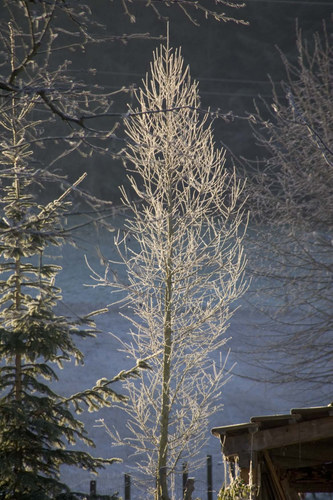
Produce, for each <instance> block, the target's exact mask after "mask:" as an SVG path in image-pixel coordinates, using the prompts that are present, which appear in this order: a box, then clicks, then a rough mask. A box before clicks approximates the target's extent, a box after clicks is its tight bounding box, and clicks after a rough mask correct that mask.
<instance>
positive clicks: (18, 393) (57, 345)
mask: <svg viewBox="0 0 333 500" xmlns="http://www.w3.org/2000/svg"><path fill="white" fill-rule="evenodd" d="M0 104H1V120H0V136H1V156H0V159H1V164H0V165H1V186H0V203H1V205H0V209H1V213H0V360H1V364H0V498H1V499H3V500H7V499H8V500H9V499H17V500H24V499H31V500H32V499H33V500H44V499H51V498H52V499H53V498H56V497H57V495H59V494H62V493H69V488H68V487H67V486H66V485H65V484H62V483H61V480H60V475H59V468H60V466H61V465H63V464H67V465H75V466H78V467H81V468H85V469H88V470H90V471H96V470H97V469H98V468H100V467H103V466H104V465H105V464H107V463H111V462H112V461H113V459H100V458H93V457H92V456H91V455H90V454H89V453H87V452H81V451H76V450H69V449H66V447H68V445H70V444H74V443H76V441H77V440H81V441H83V442H84V443H85V444H88V445H93V442H92V441H91V440H90V439H89V437H88V435H87V432H86V431H85V429H84V425H83V423H82V422H80V421H79V420H78V419H77V418H76V415H75V413H79V412H80V411H82V410H83V409H84V408H85V407H87V408H88V409H89V410H97V409H99V408H101V407H103V406H109V405H110V402H111V399H112V398H113V399H118V400H119V399H122V396H121V395H119V394H117V393H115V392H114V391H113V390H112V388H111V387H110V384H111V383H112V382H115V381H118V380H123V379H125V378H126V377H130V376H136V375H138V368H139V367H137V366H136V367H134V368H133V369H132V370H129V371H127V372H121V373H120V374H119V375H118V376H117V377H115V378H114V379H112V380H106V379H101V380H100V381H98V382H97V383H96V386H95V387H93V388H91V389H88V390H84V391H82V392H79V393H77V394H75V395H73V396H71V397H63V396H61V395H59V394H56V393H55V392H54V390H53V389H52V388H51V382H52V381H53V380H56V379H57V374H56V372H55V370H54V367H55V365H56V364H57V365H60V366H62V364H63V362H64V361H65V360H70V359H71V358H75V360H76V362H78V363H83V354H82V353H81V352H80V350H79V349H78V348H77V347H76V345H75V343H74V340H73V338H74V336H77V337H86V336H89V335H93V329H94V325H93V322H92V321H91V320H90V317H91V315H88V316H89V318H88V317H86V318H80V319H79V320H78V321H72V320H71V319H68V318H66V317H65V316H62V315H59V314H57V313H56V311H55V306H56V305H57V302H58V300H59V299H60V298H61V296H60V292H61V291H60V289H59V288H57V286H56V285H55V278H56V275H57V273H58V271H59V269H60V268H59V266H56V265H54V264H53V262H52V260H50V258H49V257H48V256H47V255H46V254H45V251H46V250H47V249H49V247H51V246H54V245H56V246H61V245H63V243H64V239H65V236H66V232H65V231H64V229H63V227H62V223H61V222H62V216H63V214H64V212H65V211H68V209H69V207H70V201H69V196H70V194H71V191H73V189H74V188H75V185H76V184H78V183H79V182H80V181H81V179H79V180H78V181H77V183H75V184H74V185H73V186H72V187H70V188H68V189H67V190H66V191H65V192H63V193H62V194H61V195H60V196H59V197H58V198H57V199H55V200H53V201H51V202H49V203H46V204H44V205H41V204H40V203H38V200H37V198H36V193H37V192H38V191H37V189H36V186H37V185H38V184H39V185H40V184H42V185H43V186H44V187H46V186H47V181H48V180H52V181H53V183H54V182H55V181H56V180H57V176H56V175H52V174H51V173H48V171H47V169H46V168H45V170H42V169H40V168H39V167H40V163H37V162H36V161H35V159H34V154H33V147H32V145H31V137H33V136H34V135H36V134H38V127H39V126H41V124H40V123H38V122H36V120H35V119H34V115H33V110H34V106H33V104H34V102H33V99H31V98H30V96H28V95H25V96H24V95H23V96H21V97H20V98H16V97H12V98H10V99H8V98H7V99H3V100H2V101H1V102H0ZM29 141H30V142H29ZM46 192H48V191H47V189H46ZM48 253H49V252H48ZM73 409H74V410H73Z"/></svg>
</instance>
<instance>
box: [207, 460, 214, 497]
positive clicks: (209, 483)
mask: <svg viewBox="0 0 333 500" xmlns="http://www.w3.org/2000/svg"><path fill="white" fill-rule="evenodd" d="M207 500H213V467H212V456H211V455H207Z"/></svg>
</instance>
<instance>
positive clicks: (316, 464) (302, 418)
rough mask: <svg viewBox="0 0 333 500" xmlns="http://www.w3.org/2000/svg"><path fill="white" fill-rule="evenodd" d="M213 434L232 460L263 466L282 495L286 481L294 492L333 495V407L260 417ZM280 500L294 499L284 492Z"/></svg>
mask: <svg viewBox="0 0 333 500" xmlns="http://www.w3.org/2000/svg"><path fill="white" fill-rule="evenodd" d="M212 433H213V434H214V436H216V437H218V438H220V440H221V444H222V451H223V455H224V456H225V458H226V459H227V460H228V461H233V460H236V459H237V461H238V463H239V466H240V468H241V469H243V470H249V468H250V462H251V461H252V464H253V465H254V466H255V467H256V464H260V463H261V464H262V470H265V468H266V470H267V474H271V475H272V474H273V475H274V476H275V479H274V481H275V482H276V483H279V484H280V486H279V488H280V489H281V488H282V490H283V486H282V487H281V484H282V485H283V480H282V479H281V478H288V481H287V482H288V488H289V489H290V488H291V490H294V491H298V492H301V491H333V405H332V404H331V405H328V406H319V407H312V408H295V409H292V410H291V411H290V413H289V414H282V415H268V416H267V415H264V416H256V417H252V418H251V419H250V421H249V422H247V423H242V424H236V425H228V426H222V427H214V428H213V429H212ZM259 469H260V467H259ZM281 481H282V482H281ZM285 482H286V481H285ZM282 490H281V491H282ZM275 494H276V493H275ZM262 498H271V497H269V496H267V497H265V496H263V497H262ZM272 498H274V495H273V497H272ZM277 498H282V499H284V498H294V497H293V496H290V497H289V496H288V495H287V494H285V496H283V494H282V493H281V494H280V495H279V496H278V497H277ZM295 498H296V497H295Z"/></svg>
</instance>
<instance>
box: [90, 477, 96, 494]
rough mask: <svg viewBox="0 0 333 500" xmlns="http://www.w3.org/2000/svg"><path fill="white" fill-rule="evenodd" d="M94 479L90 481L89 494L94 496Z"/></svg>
mask: <svg viewBox="0 0 333 500" xmlns="http://www.w3.org/2000/svg"><path fill="white" fill-rule="evenodd" d="M96 491H97V489H96V481H90V496H96Z"/></svg>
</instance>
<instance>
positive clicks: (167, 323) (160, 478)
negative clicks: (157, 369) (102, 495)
mask: <svg viewBox="0 0 333 500" xmlns="http://www.w3.org/2000/svg"><path fill="white" fill-rule="evenodd" d="M168 212H169V215H168V258H167V262H166V276H165V304H164V305H165V319H164V352H163V381H162V408H161V435H160V445H159V451H158V469H157V500H169V499H170V497H169V493H168V482H167V459H168V435H169V414H170V373H171V370H170V367H171V349H172V315H171V310H172V307H171V300H172V242H171V238H172V234H173V221H172V196H171V192H170V193H169V197H168Z"/></svg>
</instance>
